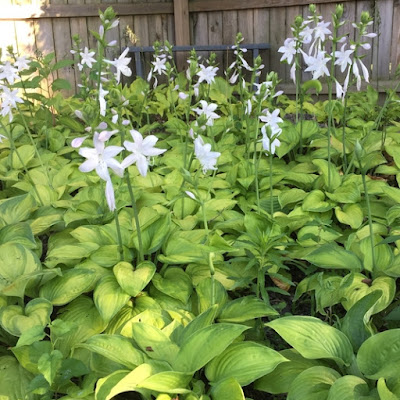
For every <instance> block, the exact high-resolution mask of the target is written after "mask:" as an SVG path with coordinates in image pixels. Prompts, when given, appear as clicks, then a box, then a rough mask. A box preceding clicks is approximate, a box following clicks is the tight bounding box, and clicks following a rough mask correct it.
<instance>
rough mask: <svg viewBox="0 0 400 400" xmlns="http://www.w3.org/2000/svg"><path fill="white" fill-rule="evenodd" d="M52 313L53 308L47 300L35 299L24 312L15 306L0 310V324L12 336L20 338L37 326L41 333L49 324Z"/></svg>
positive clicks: (21, 308)
mask: <svg viewBox="0 0 400 400" xmlns="http://www.w3.org/2000/svg"><path fill="white" fill-rule="evenodd" d="M52 311H53V306H52V304H51V303H50V302H49V301H48V300H46V299H41V298H36V299H33V300H31V301H30V302H29V303H28V304H27V305H26V306H25V310H24V309H23V307H21V306H17V305H12V306H7V307H3V308H2V309H0V324H1V326H2V327H3V328H4V329H5V330H6V331H7V332H8V333H10V334H11V335H14V336H21V335H22V334H23V333H24V332H26V331H28V330H29V329H31V328H33V327H35V326H39V327H40V328H42V331H43V328H44V327H45V326H46V325H47V324H48V323H49V322H50V315H51V313H52Z"/></svg>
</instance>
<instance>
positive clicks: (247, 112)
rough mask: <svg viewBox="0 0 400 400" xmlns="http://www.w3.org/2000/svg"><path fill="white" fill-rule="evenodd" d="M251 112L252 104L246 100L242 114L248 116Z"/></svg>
mask: <svg viewBox="0 0 400 400" xmlns="http://www.w3.org/2000/svg"><path fill="white" fill-rule="evenodd" d="M252 110H253V107H252V104H251V100H250V99H248V100H247V101H246V107H245V109H244V113H245V114H246V115H250V114H251V111H252Z"/></svg>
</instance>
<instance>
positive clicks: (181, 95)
mask: <svg viewBox="0 0 400 400" xmlns="http://www.w3.org/2000/svg"><path fill="white" fill-rule="evenodd" d="M178 96H179V98H180V99H182V100H186V99H187V98H188V97H189V95H188V94H187V93H184V92H179V94H178Z"/></svg>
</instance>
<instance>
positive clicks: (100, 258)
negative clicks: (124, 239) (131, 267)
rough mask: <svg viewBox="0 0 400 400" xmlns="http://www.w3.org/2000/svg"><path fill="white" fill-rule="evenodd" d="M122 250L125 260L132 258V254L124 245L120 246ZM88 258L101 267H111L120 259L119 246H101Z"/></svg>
mask: <svg viewBox="0 0 400 400" xmlns="http://www.w3.org/2000/svg"><path fill="white" fill-rule="evenodd" d="M122 251H123V258H124V259H125V260H129V259H132V254H131V252H130V250H129V249H128V248H127V247H126V246H122ZM90 260H92V261H93V262H95V263H96V264H99V265H101V266H102V267H113V266H114V265H115V264H117V263H118V262H119V261H120V260H121V255H120V253H119V246H118V245H117V244H110V245H107V246H101V247H100V248H99V249H97V250H95V251H94V252H93V253H92V254H91V255H90Z"/></svg>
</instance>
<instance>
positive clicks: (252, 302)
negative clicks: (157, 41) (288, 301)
mask: <svg viewBox="0 0 400 400" xmlns="http://www.w3.org/2000/svg"><path fill="white" fill-rule="evenodd" d="M272 315H278V312H277V311H276V310H275V309H274V308H272V307H271V306H268V305H267V304H265V302H264V301H262V300H260V299H259V298H257V297H255V296H245V297H240V298H238V299H235V300H233V301H230V302H228V303H227V304H225V305H224V307H223V308H222V309H221V311H220V313H219V315H218V321H219V322H236V323H240V322H245V321H249V320H251V319H255V318H261V317H267V316H272Z"/></svg>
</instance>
